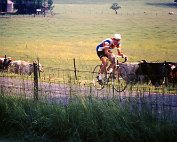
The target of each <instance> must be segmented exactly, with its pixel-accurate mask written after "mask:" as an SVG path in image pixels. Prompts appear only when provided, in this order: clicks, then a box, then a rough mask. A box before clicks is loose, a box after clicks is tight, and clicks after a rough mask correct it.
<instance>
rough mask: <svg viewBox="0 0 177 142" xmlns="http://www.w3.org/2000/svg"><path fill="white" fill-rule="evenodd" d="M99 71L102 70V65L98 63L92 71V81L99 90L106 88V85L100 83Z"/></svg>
mask: <svg viewBox="0 0 177 142" xmlns="http://www.w3.org/2000/svg"><path fill="white" fill-rule="evenodd" d="M99 72H100V65H97V66H96V67H95V68H94V69H93V72H92V83H93V85H94V87H95V88H96V89H97V90H101V89H103V88H104V85H101V84H99V82H98V75H99Z"/></svg>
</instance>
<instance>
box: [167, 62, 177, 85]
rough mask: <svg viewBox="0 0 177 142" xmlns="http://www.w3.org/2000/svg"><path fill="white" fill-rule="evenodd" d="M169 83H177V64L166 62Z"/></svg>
mask: <svg viewBox="0 0 177 142" xmlns="http://www.w3.org/2000/svg"><path fill="white" fill-rule="evenodd" d="M165 64H166V69H167V79H168V83H175V84H176V83H177V63H174V62H166V63H165Z"/></svg>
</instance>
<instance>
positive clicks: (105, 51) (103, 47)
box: [96, 34, 128, 84]
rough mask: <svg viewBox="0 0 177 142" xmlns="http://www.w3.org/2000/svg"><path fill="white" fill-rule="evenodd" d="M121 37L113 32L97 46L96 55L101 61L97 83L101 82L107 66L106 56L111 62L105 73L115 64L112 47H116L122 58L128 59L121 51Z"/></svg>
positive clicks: (110, 70)
mask: <svg viewBox="0 0 177 142" xmlns="http://www.w3.org/2000/svg"><path fill="white" fill-rule="evenodd" d="M121 39H122V37H121V35H120V34H114V36H113V37H112V38H107V39H105V40H103V41H102V42H101V43H100V44H99V45H98V46H97V47H96V52H97V55H98V57H99V58H100V60H101V62H102V66H101V67H100V73H99V75H98V77H97V79H98V82H99V84H102V76H103V72H104V71H105V70H106V66H107V58H108V59H109V60H110V62H111V64H110V66H109V67H108V69H107V73H111V72H112V71H113V67H114V64H115V55H114V54H113V53H112V51H111V50H112V49H114V48H115V47H117V54H118V55H119V56H122V58H125V59H126V60H127V59H128V58H127V56H126V55H125V54H123V53H122V51H121V43H120V40H121Z"/></svg>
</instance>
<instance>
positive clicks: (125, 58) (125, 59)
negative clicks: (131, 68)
mask: <svg viewBox="0 0 177 142" xmlns="http://www.w3.org/2000/svg"><path fill="white" fill-rule="evenodd" d="M116 58H124V61H123V62H119V63H125V62H127V60H128V59H127V57H122V56H119V55H117V56H116Z"/></svg>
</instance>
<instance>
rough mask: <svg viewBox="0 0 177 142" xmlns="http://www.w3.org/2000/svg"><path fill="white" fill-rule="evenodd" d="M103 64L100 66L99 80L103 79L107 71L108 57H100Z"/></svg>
mask: <svg viewBox="0 0 177 142" xmlns="http://www.w3.org/2000/svg"><path fill="white" fill-rule="evenodd" d="M100 60H101V62H102V65H101V66H100V74H99V78H98V79H99V80H102V77H103V74H104V73H105V71H106V66H107V57H105V56H103V57H101V58H100Z"/></svg>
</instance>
